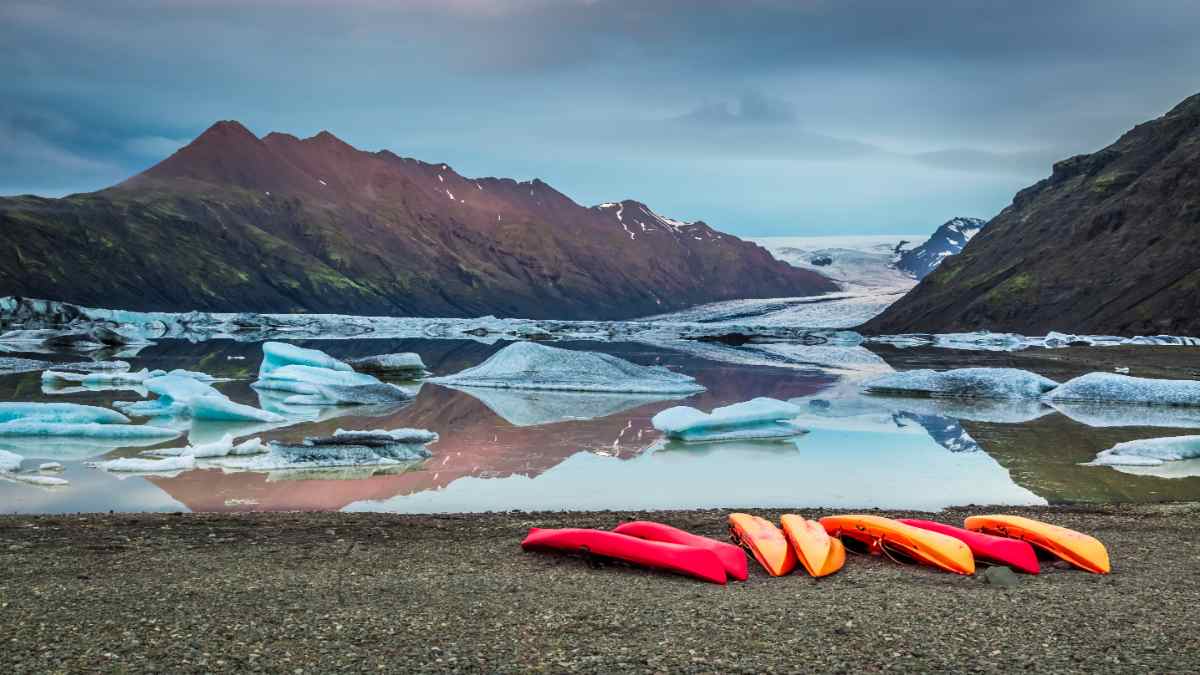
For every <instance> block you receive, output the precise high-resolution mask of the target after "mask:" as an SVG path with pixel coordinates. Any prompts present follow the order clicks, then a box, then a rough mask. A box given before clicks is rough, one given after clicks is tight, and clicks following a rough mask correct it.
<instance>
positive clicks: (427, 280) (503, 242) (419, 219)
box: [0, 121, 837, 319]
mask: <svg viewBox="0 0 1200 675" xmlns="http://www.w3.org/2000/svg"><path fill="white" fill-rule="evenodd" d="M0 227H2V228H3V231H4V233H5V237H4V241H3V242H2V243H0V296H4V295H19V296H29V297H41V298H52V299H57V300H64V301H69V302H74V303H78V304H83V305H90V306H102V307H119V308H123V309H136V310H164V311H186V310H193V309H198V310H209V311H258V312H268V311H270V312H337V313H347V314H383V315H398V316H478V315H483V314H495V315H500V316H524V317H531V318H562V319H582V318H589V319H617V318H631V317H637V316H645V315H649V314H654V313H660V312H663V311H668V310H671V309H679V308H682V307H686V306H690V305H695V304H700V303H705V302H712V301H718V300H727V299H736V298H752V297H778V296H796V295H810V294H816V293H823V292H826V291H832V290H836V289H837V286H836V284H835V283H834V282H832V281H830V280H829V279H826V278H825V277H823V276H821V275H819V274H816V273H813V272H810V271H805V270H798V269H795V268H793V267H790V266H788V265H786V264H785V263H782V262H779V261H777V260H775V259H774V258H772V257H771V255H770V254H769V253H768V252H767V251H766V250H765V249H763V248H761V247H759V246H757V245H755V244H752V243H750V242H746V241H742V240H741V239H738V238H737V237H733V236H730V235H727V234H723V233H721V232H718V231H716V230H714V229H713V228H711V227H709V226H708V225H706V224H705V223H703V222H694V223H685V222H680V221H676V220H671V219H669V218H664V217H662V216H659V215H657V214H655V213H654V212H653V211H651V210H650V208H648V207H647V206H646V205H644V204H641V203H639V202H635V201H623V202H619V203H612V204H602V205H600V206H595V207H591V208H588V207H584V206H580V205H579V204H576V203H575V202H573V201H571V200H570V199H569V198H567V197H566V196H565V195H563V194H562V193H560V192H558V191H557V190H555V189H554V188H552V187H550V186H549V185H547V184H546V183H543V182H542V181H540V180H533V181H531V182H517V181H514V180H511V179H504V178H479V179H472V178H466V177H463V176H460V175H459V174H457V173H456V172H455V171H453V170H452V169H451V168H450V167H449V166H447V165H445V164H427V163H425V162H420V161H417V160H414V159H408V158H403V157H399V156H397V155H395V154H393V153H391V152H389V151H382V152H374V153H371V152H364V151H361V150H357V149H355V148H353V147H351V146H350V145H348V144H346V143H344V142H343V141H341V140H339V139H338V138H337V137H335V136H334V135H333V134H330V133H329V132H321V133H319V134H317V135H316V136H313V137H311V138H305V139H300V138H297V137H295V136H291V135H288V134H282V133H271V134H267V135H266V136H264V137H262V138H258V137H256V136H255V135H254V134H253V133H251V132H250V131H249V130H247V129H246V128H245V127H244V126H242V125H241V124H239V123H237V122H230V121H226V122H218V123H217V124H214V125H213V126H212V127H211V128H209V129H208V130H207V131H205V132H204V133H203V134H201V135H200V136H199V137H198V138H196V139H195V140H194V141H193V142H192V143H190V144H189V145H188V146H186V147H184V148H182V149H181V150H179V151H178V152H176V153H175V154H174V155H172V156H171V157H169V158H167V159H165V160H163V161H162V162H160V163H159V164H157V165H156V166H154V167H152V168H150V169H149V170H147V171H145V172H144V173H142V174H139V175H137V176H134V177H133V178H130V179H129V180H127V181H125V182H123V183H121V184H119V185H116V186H114V187H111V188H108V189H106V190H101V191H99V192H94V193H88V194H77V195H71V196H69V197H65V198H62V199H44V198H39V197H32V196H23V197H14V198H6V199H0Z"/></svg>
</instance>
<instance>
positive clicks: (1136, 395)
mask: <svg viewBox="0 0 1200 675" xmlns="http://www.w3.org/2000/svg"><path fill="white" fill-rule="evenodd" d="M1046 399H1047V400H1049V401H1053V402H1059V401H1103V402H1115V403H1139V404H1143V405H1170V406H1200V382H1197V381H1195V380H1155V379H1149V378H1144V377H1130V376H1128V375H1118V374H1116V373H1088V374H1087V375H1081V376H1079V377H1077V378H1075V379H1073V380H1068V381H1066V382H1064V383H1063V384H1062V385H1060V386H1059V387H1057V388H1056V389H1054V390H1053V391H1051V392H1050V393H1048V394H1047V395H1046Z"/></svg>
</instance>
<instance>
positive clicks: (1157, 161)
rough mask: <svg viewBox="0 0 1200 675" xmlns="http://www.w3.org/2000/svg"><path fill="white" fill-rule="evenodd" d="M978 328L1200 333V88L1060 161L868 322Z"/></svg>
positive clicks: (874, 326)
mask: <svg viewBox="0 0 1200 675" xmlns="http://www.w3.org/2000/svg"><path fill="white" fill-rule="evenodd" d="M978 329H989V330H995V331H1012V332H1019V333H1024V334H1027V335H1041V334H1044V333H1046V332H1048V331H1051V330H1059V331H1068V332H1074V333H1093V334H1095V333H1104V334H1117V335H1145V334H1157V333H1172V334H1187V335H1200V94H1197V95H1195V96H1192V97H1190V98H1188V99H1186V100H1185V101H1183V102H1182V103H1180V104H1179V105H1177V106H1176V107H1175V108H1173V109H1172V110H1171V111H1170V112H1168V113H1167V114H1166V115H1164V116H1162V117H1160V118H1158V119H1155V120H1152V121H1150V122H1146V123H1143V124H1140V125H1138V126H1136V127H1134V128H1133V129H1132V130H1130V131H1128V132H1126V133H1125V134H1124V135H1123V136H1121V138H1120V139H1119V140H1117V142H1115V143H1113V144H1112V145H1110V146H1108V147H1107V148H1104V149H1103V150H1100V151H1099V152H1096V153H1094V154H1091V155H1079V156H1076V157H1072V158H1070V159H1066V160H1063V161H1061V162H1058V163H1056V164H1055V165H1054V170H1053V173H1052V174H1051V175H1050V177H1049V178H1046V179H1044V180H1042V181H1040V182H1038V183H1036V184H1034V185H1033V186H1031V187H1028V188H1026V189H1024V190H1022V191H1020V192H1018V193H1017V195H1016V197H1015V198H1014V199H1013V202H1012V204H1011V205H1009V206H1008V207H1006V208H1005V209H1004V210H1003V211H1001V212H1000V214H999V215H997V216H996V217H995V218H994V219H992V220H991V222H989V223H988V225H987V227H985V228H984V229H983V231H982V232H980V233H979V235H978V236H976V237H974V238H973V239H971V241H970V243H968V244H967V246H966V248H965V249H963V251H962V253H960V254H958V255H956V256H954V257H952V258H949V259H948V260H946V262H945V263H944V264H942V265H941V266H940V267H938V268H937V269H936V270H934V272H933V273H932V274H930V275H929V276H927V277H925V279H924V280H922V281H921V283H920V284H918V285H917V287H916V288H914V289H913V290H912V291H910V292H909V293H908V294H907V295H906V296H904V298H902V299H901V300H900V301H899V302H897V303H895V304H894V305H892V306H891V307H889V308H888V309H887V311H885V312H884V313H883V314H881V315H880V316H878V317H876V318H875V319H873V320H871V321H869V322H867V323H866V324H865V325H864V326H863V327H862V330H864V331H867V332H871V333H904V332H948V331H968V330H978Z"/></svg>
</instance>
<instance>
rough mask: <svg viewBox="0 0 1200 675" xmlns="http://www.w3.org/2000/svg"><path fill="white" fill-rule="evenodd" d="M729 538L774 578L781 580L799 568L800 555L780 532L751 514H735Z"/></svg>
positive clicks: (730, 520)
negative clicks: (797, 565) (752, 556)
mask: <svg viewBox="0 0 1200 675" xmlns="http://www.w3.org/2000/svg"><path fill="white" fill-rule="evenodd" d="M729 537H730V539H733V542H734V543H735V544H738V545H739V546H742V547H744V548H745V549H746V550H748V551H750V553H751V554H753V555H754V559H755V560H757V561H758V564H760V565H762V566H763V569H765V570H766V571H767V574H770V575H771V576H773V577H781V576H783V575H785V574H787V573H788V572H791V571H792V570H793V569H795V567H796V553H795V552H794V551H792V547H791V546H790V545H789V544H788V541H787V539H786V538H785V537H784V536H783V533H782V532H780V531H779V528H778V527H775V526H774V525H773V524H771V521H769V520H766V519H763V518H759V517H758V516H752V515H750V514H748V513H731V514H729Z"/></svg>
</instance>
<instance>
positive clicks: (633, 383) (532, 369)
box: [427, 342, 704, 394]
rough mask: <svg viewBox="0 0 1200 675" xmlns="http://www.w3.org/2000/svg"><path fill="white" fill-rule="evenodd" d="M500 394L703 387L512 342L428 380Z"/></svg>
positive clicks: (624, 364)
mask: <svg viewBox="0 0 1200 675" xmlns="http://www.w3.org/2000/svg"><path fill="white" fill-rule="evenodd" d="M427 381H428V382H434V383H438V384H453V385H459V386H469V387H494V388H498V389H544V390H554V391H599V392H612V393H631V394H692V393H696V392H700V391H704V387H702V386H700V385H699V384H697V383H696V380H695V379H694V378H692V377H689V376H687V375H682V374H679V373H675V372H672V371H670V370H667V369H666V368H663V367H661V366H639V365H637V364H635V363H630V362H629V361H625V360H623V359H619V358H617V357H615V356H610V355H608V354H600V353H597V352H585V351H575V350H570V349H560V348H557V347H548V346H546V345H541V344H537V343H534V342H514V343H513V344H510V345H508V346H507V347H505V348H504V349H501V350H500V351H498V352H496V353H495V354H493V355H492V356H491V357H490V358H488V360H486V361H484V362H483V363H481V364H479V365H478V366H475V367H473V368H467V369H466V370H464V371H462V372H459V373H456V374H454V375H448V376H445V377H435V378H430V379H428V380H427Z"/></svg>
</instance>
